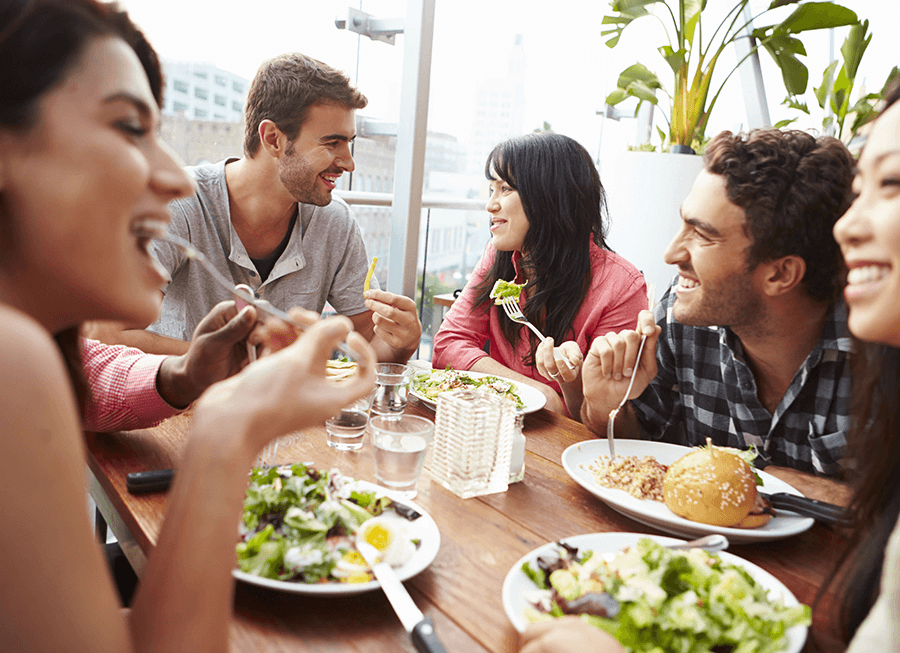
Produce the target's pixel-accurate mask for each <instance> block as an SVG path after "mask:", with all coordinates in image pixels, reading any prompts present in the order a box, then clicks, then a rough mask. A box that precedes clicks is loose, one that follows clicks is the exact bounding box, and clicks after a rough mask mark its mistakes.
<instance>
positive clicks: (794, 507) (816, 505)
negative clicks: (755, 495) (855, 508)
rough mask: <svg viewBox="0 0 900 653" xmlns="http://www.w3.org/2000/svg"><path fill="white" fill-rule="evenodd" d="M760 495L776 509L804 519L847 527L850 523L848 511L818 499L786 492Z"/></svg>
mask: <svg viewBox="0 0 900 653" xmlns="http://www.w3.org/2000/svg"><path fill="white" fill-rule="evenodd" d="M759 495H760V496H761V497H762V498H763V499H766V500H767V501H769V502H770V503H771V504H772V506H773V507H775V508H781V509H783V510H790V511H791V512H796V513H797V514H798V515H802V516H804V517H812V518H813V519H815V520H818V521H820V522H822V523H823V524H839V525H845V524H847V523H848V522H849V521H850V519H849V517H848V515H847V509H846V508H844V507H843V506H837V505H835V504H833V503H825V502H824V501H817V500H816V499H810V498H809V497H801V496H798V495H796V494H788V493H786V492H777V493H775V494H766V493H765V492H760V493H759Z"/></svg>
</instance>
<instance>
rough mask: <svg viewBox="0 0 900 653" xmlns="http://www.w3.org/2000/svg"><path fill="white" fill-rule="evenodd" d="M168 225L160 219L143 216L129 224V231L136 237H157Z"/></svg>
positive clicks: (163, 232)
mask: <svg viewBox="0 0 900 653" xmlns="http://www.w3.org/2000/svg"><path fill="white" fill-rule="evenodd" d="M166 229H168V225H167V224H166V223H165V222H163V221H162V220H154V219H150V218H144V219H141V220H137V221H136V222H134V223H132V225H131V233H132V234H134V235H135V236H137V237H138V238H158V237H160V236H162V235H163V234H165V233H166Z"/></svg>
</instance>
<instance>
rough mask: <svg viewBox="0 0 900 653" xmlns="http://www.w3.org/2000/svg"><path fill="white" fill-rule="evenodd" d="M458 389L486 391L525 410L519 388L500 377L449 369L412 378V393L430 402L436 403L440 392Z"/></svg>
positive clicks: (428, 372)
mask: <svg viewBox="0 0 900 653" xmlns="http://www.w3.org/2000/svg"><path fill="white" fill-rule="evenodd" d="M460 388H467V389H474V388H481V389H482V390H488V391H490V392H493V393H494V394H497V395H500V396H501V397H506V398H507V399H512V400H513V401H514V402H515V403H516V408H518V409H519V410H523V409H524V408H525V402H523V401H522V398H521V397H520V396H519V388H518V387H517V386H516V384H515V383H513V382H512V381H508V380H507V379H502V378H500V377H496V376H492V375H478V376H473V375H471V374H469V373H468V372H461V371H459V370H454V369H451V368H450V367H447V369H445V370H431V371H423V372H420V373H418V374H416V375H415V376H414V377H413V392H414V393H415V394H416V395H419V396H420V397H424V398H425V399H428V400H429V401H432V402H437V396H438V395H439V394H441V393H442V392H449V391H450V390H458V389H460Z"/></svg>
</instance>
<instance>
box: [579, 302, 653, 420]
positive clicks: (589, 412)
mask: <svg viewBox="0 0 900 653" xmlns="http://www.w3.org/2000/svg"><path fill="white" fill-rule="evenodd" d="M661 331H662V329H661V328H660V327H659V326H657V325H656V323H655V321H654V319H653V313H652V311H641V312H640V314H639V315H638V324H637V330H635V331H620V332H619V333H607V334H606V335H605V336H602V337H600V338H596V339H595V340H594V342H593V343H591V348H590V350H589V351H588V355H587V357H586V358H585V360H584V365H582V368H581V378H582V383H583V385H584V404H583V405H582V409H581V417H582V421H583V422H584V423H585V424H586V425H587V426H588V427H589V428H590V429H591V430H592V431H594V432H595V433H605V432H606V423H607V422H608V421H609V413H610V411H612V410H613V409H614V408H616V406H618V405H619V402H621V401H622V397H624V396H625V392H626V391H627V390H628V383H629V382H630V381H631V375H632V374H636V375H637V376H636V378H635V379H634V386H633V387H632V388H631V393H630V394H629V396H628V398H629V399H634V398H635V397H639V396H640V395H641V393H642V392H643V391H644V390H645V389H646V388H647V386H648V385H650V382H651V381H652V380H653V379H654V377H656V343H657V341H658V340H659V334H660V333H661ZM642 335H646V336H647V342H646V343H645V344H644V350H643V352H642V355H641V360H640V361H638V360H637V353H638V349H639V348H640V344H641V336H642Z"/></svg>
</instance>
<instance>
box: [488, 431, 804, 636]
mask: <svg viewBox="0 0 900 653" xmlns="http://www.w3.org/2000/svg"><path fill="white" fill-rule="evenodd" d="M618 448H619V443H616V450H617V451H616V453H618ZM642 537H649V538H650V539H651V540H653V541H655V542H659V543H660V544H663V545H665V544H677V543H678V542H683V541H684V540H678V539H675V538H671V537H664V536H661V535H641V534H639V533H588V534H585V535H575V536H573V537H565V538H563V539H562V541H563V542H566V543H568V544H571V545H573V546H577V547H578V549H579V550H580V551H594V553H616V552H618V551H621V550H622V549H624V548H625V547H628V546H634V545H635V544H637V541H638V540H639V539H640V538H642ZM555 550H556V543H555V542H548V543H547V544H545V545H543V546H540V547H538V548H537V549H534V550H533V551H531V552H530V553H527V554H525V555H524V556H522V557H521V558H520V559H519V561H518V562H517V563H516V564H514V565H513V566H512V569H510V570H509V573H507V574H506V579H505V580H504V581H503V610H504V611H505V612H506V616H507V618H508V619H509V620H510V622H511V623H512V625H513V626H514V627H515V629H516V630H517V631H519V632H520V633H521V632H522V631H524V630H525V627H526V626H527V625H528V622H527V621H526V620H525V617H524V611H525V608H526V607H527V606H528V605H529V603H528V601H527V600H526V599H525V593H526V592H528V591H533V590H534V589H536V588H535V586H534V583H532V582H531V579H530V578H528V576H526V575H525V572H523V571H522V565H523V564H524V563H526V562H531V563H533V562H534V561H535V560H537V558H538V556H541V555H548V554H551V553H552V552H553V551H555ZM718 555H719V556H720V557H721V558H722V561H723V562H727V563H730V564H733V565H736V566H739V567H743V568H744V569H745V570H746V571H747V573H748V574H750V576H751V577H753V580H755V581H756V582H757V583H759V584H760V585H762V586H763V587H764V588H766V589H767V590H768V591H769V597H770V598H772V599H774V598H776V597H781V598H782V599H783V600H784V604H785V605H786V606H789V607H790V606H794V605H797V604H798V601H797V598H796V597H795V596H794V595H793V594H792V593H791V591H790V590H789V589H788V588H787V587H785V586H784V584H783V583H782V582H781V581H780V580H778V579H777V578H775V577H774V576H773V575H772V574H770V573H769V572H767V571H766V570H765V569H762V568H761V567H757V566H756V565H754V564H753V563H752V562H748V561H746V560H744V559H743V558H739V557H737V556H736V555H732V554H731V553H728V552H725V551H722V552H720V553H718ZM807 630H808V628H807V627H806V626H794V627H793V628H791V629H790V630H788V631H787V636H788V648H787V650H786V651H785V653H799V652H800V650H801V649H802V648H803V644H804V643H805V642H806V634H807Z"/></svg>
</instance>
